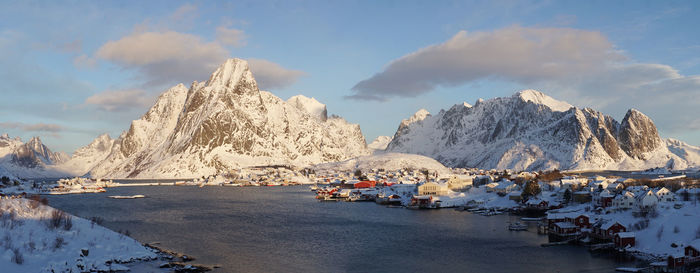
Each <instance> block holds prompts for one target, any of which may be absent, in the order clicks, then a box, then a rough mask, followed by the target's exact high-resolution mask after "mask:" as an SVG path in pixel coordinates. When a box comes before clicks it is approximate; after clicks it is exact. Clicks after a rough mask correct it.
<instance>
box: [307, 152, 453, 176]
mask: <svg viewBox="0 0 700 273" xmlns="http://www.w3.org/2000/svg"><path fill="white" fill-rule="evenodd" d="M312 168H313V169H315V170H328V171H331V170H334V171H350V172H351V171H354V170H357V169H361V170H371V169H385V170H401V169H413V170H421V169H427V170H431V171H437V172H438V173H445V174H448V173H451V172H450V170H449V169H448V168H447V167H445V166H444V165H442V164H441V163H440V162H438V161H436V160H435V159H432V158H430V157H426V156H421V155H416V154H402V153H380V154H373V155H367V156H360V157H356V158H352V159H348V160H344V161H340V162H331V163H323V164H318V165H314V166H313V167H312Z"/></svg>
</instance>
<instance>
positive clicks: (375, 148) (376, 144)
mask: <svg viewBox="0 0 700 273" xmlns="http://www.w3.org/2000/svg"><path fill="white" fill-rule="evenodd" d="M391 140H392V138H391V137H390V136H378V137H377V138H375V139H374V141H372V143H370V144H367V149H369V150H370V151H372V152H373V153H374V152H383V151H384V149H386V146H387V145H389V142H391Z"/></svg>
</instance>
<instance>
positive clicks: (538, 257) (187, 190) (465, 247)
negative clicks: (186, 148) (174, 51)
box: [49, 186, 634, 272]
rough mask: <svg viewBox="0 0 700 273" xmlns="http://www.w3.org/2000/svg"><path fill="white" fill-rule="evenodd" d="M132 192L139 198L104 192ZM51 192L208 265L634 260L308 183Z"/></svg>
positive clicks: (589, 266) (76, 209) (532, 265)
mask: <svg viewBox="0 0 700 273" xmlns="http://www.w3.org/2000/svg"><path fill="white" fill-rule="evenodd" d="M133 194H144V195H146V196H147V198H143V199H126V200H125V199H110V198H108V197H107V196H109V195H133ZM49 202H50V205H52V206H54V207H57V208H60V209H63V210H65V211H67V212H69V213H72V214H74V215H77V216H80V217H84V218H89V217H93V216H99V217H102V218H104V219H105V222H104V223H103V225H104V226H106V227H108V228H110V229H113V230H129V232H130V233H131V236H132V237H134V238H135V239H137V240H139V241H141V242H145V243H151V242H159V243H160V245H161V246H162V247H165V248H166V249H171V250H174V251H177V252H181V253H185V254H188V255H192V256H194V257H196V258H197V260H196V261H195V262H196V263H201V264H206V265H219V266H221V267H222V268H221V269H217V270H215V271H214V272H419V271H420V272H611V271H614V268H615V267H617V266H621V265H628V266H629V265H633V264H634V262H630V261H616V260H615V259H612V258H610V257H609V256H608V255H603V254H591V253H589V252H588V251H587V250H586V249H585V248H583V247H576V246H557V247H548V248H543V247H540V246H539V245H540V244H541V243H543V242H546V241H547V238H546V237H545V236H541V235H537V233H536V229H535V226H534V225H532V226H531V227H530V231H527V232H512V231H508V230H507V229H506V226H507V222H508V221H516V220H517V218H516V217H514V216H494V217H484V216H479V215H474V214H471V213H467V212H459V211H454V210H452V209H442V210H419V211H417V210H408V209H403V208H389V207H385V206H380V205H377V204H375V203H345V202H318V201H316V200H315V199H314V195H313V193H311V192H309V191H308V187H306V186H298V187H245V188H237V187H203V188H199V187H186V186H182V187H180V186H152V187H122V188H110V189H108V193H102V194H83V195H63V196H49Z"/></svg>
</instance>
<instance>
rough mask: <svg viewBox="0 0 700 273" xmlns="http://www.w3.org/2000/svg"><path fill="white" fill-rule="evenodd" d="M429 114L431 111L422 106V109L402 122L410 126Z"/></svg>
mask: <svg viewBox="0 0 700 273" xmlns="http://www.w3.org/2000/svg"><path fill="white" fill-rule="evenodd" d="M428 116H430V112H428V110H425V109H423V108H421V109H420V110H418V111H416V113H415V114H413V116H411V117H410V118H408V119H404V120H402V121H401V124H403V125H404V126H408V125H410V124H412V123H414V122H419V121H422V120H424V119H425V118H427V117H428Z"/></svg>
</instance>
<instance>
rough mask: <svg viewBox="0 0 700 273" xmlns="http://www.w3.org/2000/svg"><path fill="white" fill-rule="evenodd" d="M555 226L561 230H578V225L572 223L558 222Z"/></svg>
mask: <svg viewBox="0 0 700 273" xmlns="http://www.w3.org/2000/svg"><path fill="white" fill-rule="evenodd" d="M554 225H555V226H558V227H559V228H576V225H574V224H573V223H571V222H556V223H554Z"/></svg>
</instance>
